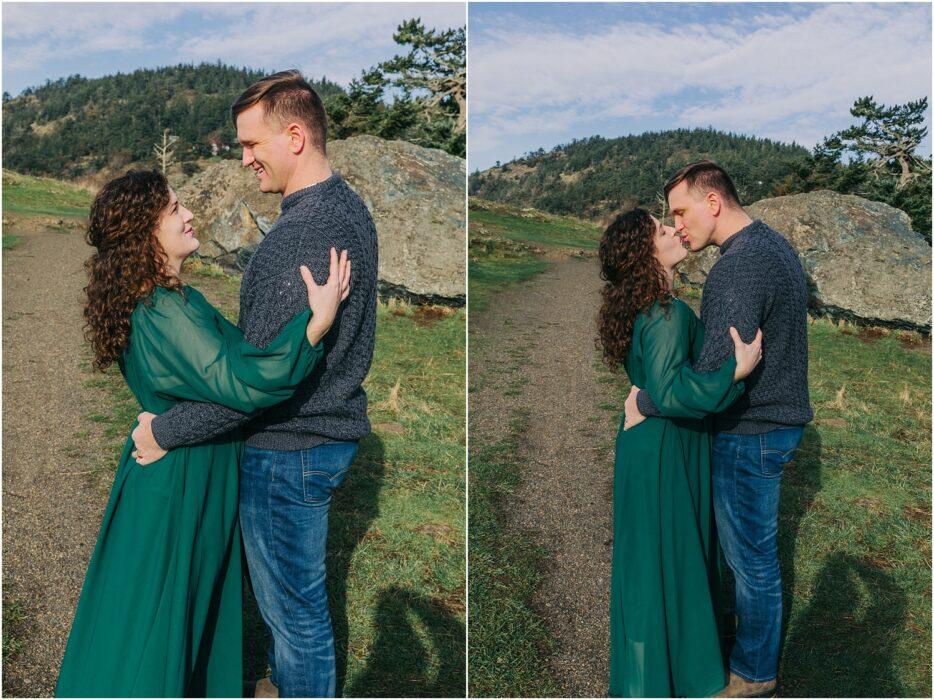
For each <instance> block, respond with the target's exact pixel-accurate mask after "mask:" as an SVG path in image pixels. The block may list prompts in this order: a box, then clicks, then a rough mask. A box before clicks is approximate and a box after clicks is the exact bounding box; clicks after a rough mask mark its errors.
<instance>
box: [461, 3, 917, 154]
mask: <svg viewBox="0 0 934 700" xmlns="http://www.w3.org/2000/svg"><path fill="white" fill-rule="evenodd" d="M671 7H672V10H671V11H672V13H674V12H676V11H677V10H676V7H677V6H676V5H675V6H671ZM810 8H811V9H812V11H809V12H802V11H800V10H796V11H794V12H790V13H778V12H772V11H768V10H766V11H764V12H762V13H759V14H756V15H755V16H754V17H753V19H752V21H750V22H745V21H740V20H738V19H736V18H734V19H732V20H731V21H729V22H719V23H717V22H713V21H711V22H709V23H708V22H704V23H697V22H695V23H693V24H690V25H679V24H678V23H677V22H675V21H673V22H672V23H671V24H670V25H668V26H665V27H662V26H660V25H658V24H650V23H646V22H625V23H624V22H619V23H616V24H612V25H608V26H605V27H603V28H600V29H597V30H592V31H589V32H586V33H582V32H580V31H579V30H578V31H575V32H571V31H570V30H566V29H564V28H558V27H555V26H543V25H541V24H538V25H537V26H532V25H529V24H526V25H524V26H523V25H522V24H521V23H515V22H510V23H506V24H500V23H498V22H485V23H484V28H483V30H482V31H481V32H478V33H477V34H475V35H471V47H470V68H469V72H470V87H471V96H470V100H471V104H470V109H471V112H470V114H471V119H472V127H471V134H470V139H471V148H472V149H473V148H474V147H478V148H482V150H483V151H485V152H490V150H491V149H493V148H495V147H497V146H500V145H506V144H508V143H510V142H511V140H512V139H513V138H514V137H516V136H519V135H528V134H529V133H530V131H529V130H527V129H526V123H527V121H528V120H527V119H523V118H521V117H520V115H523V114H525V113H527V112H533V111H535V110H539V109H542V108H545V109H546V110H547V111H548V113H549V114H551V115H552V121H553V123H554V124H562V125H564V124H568V123H571V124H572V125H576V127H577V129H578V134H577V135H579V136H585V135H589V134H590V133H592V131H588V126H587V125H588V123H593V122H595V121H596V120H597V119H598V118H599V119H602V120H604V121H605V120H606V118H608V117H618V118H624V117H643V118H644V117H652V116H654V117H662V118H664V119H665V120H670V122H671V124H670V125H671V126H672V127H674V126H691V125H701V126H705V125H707V124H713V125H714V126H716V127H718V128H723V129H731V130H735V131H742V132H745V133H755V134H757V135H760V136H773V137H775V138H784V139H787V140H792V139H795V140H797V141H798V142H799V143H805V144H812V143H814V142H816V141H818V140H819V139H820V138H821V137H822V136H823V135H826V134H827V133H828V132H829V131H831V130H833V128H837V127H832V128H830V129H828V128H827V127H826V124H828V123H829V122H830V121H831V120H833V121H834V122H836V121H837V120H839V119H840V118H841V117H844V118H849V117H848V110H849V107H850V106H851V105H852V103H853V100H854V99H856V98H857V97H860V96H862V95H869V94H872V95H874V96H875V98H876V99H877V100H879V101H881V102H884V103H887V104H890V103H894V102H904V101H906V100H909V99H917V98H919V97H922V96H924V95H928V94H929V92H930V87H931V34H930V22H931V15H930V8H929V6H926V5H919V4H913V5H906V4H901V5H887V6H883V5H876V4H873V5H867V4H827V5H819V6H810ZM712 18H713V16H712ZM487 19H489V15H487ZM821 124H823V125H824V127H823V128H821V126H820V125H821ZM474 127H476V128H477V129H478V130H479V131H478V132H477V133H476V134H475V133H474ZM537 127H538V128H537V129H535V130H537V131H541V132H542V133H543V134H547V133H549V128H548V125H547V124H546V123H538V124H537ZM556 131H557V129H555V130H551V133H555V132H556ZM487 138H490V141H489V142H488V141H487V140H486V139H487ZM547 138H548V137H547V136H543V140H547Z"/></svg>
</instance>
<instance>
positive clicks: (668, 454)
mask: <svg viewBox="0 0 934 700" xmlns="http://www.w3.org/2000/svg"><path fill="white" fill-rule="evenodd" d="M703 344H704V329H703V326H702V325H701V323H700V321H698V319H697V317H696V316H695V315H694V312H693V311H692V310H691V308H690V307H689V306H688V305H687V304H685V303H684V302H682V301H681V300H679V299H674V300H672V302H671V304H670V305H668V306H667V307H665V306H662V305H660V304H658V303H656V304H655V305H653V306H652V308H651V309H650V310H649V312H648V313H643V314H639V316H638V317H637V318H636V321H635V324H634V328H633V340H632V346H631V347H630V350H629V353H628V356H627V358H626V363H625V366H626V372H627V373H628V374H629V378H630V380H631V381H632V383H633V384H634V385H635V386H638V387H640V388H642V389H644V390H645V391H647V392H648V394H649V396H650V397H651V398H652V401H653V402H654V403H655V405H656V407H657V408H658V410H659V411H660V412H661V413H662V414H663V415H664V416H667V417H665V418H646V419H645V420H644V421H643V422H642V423H640V424H638V425H636V426H635V427H633V428H631V429H629V430H627V431H623V426H622V425H620V428H619V433H618V435H617V439H616V465H615V474H614V485H613V513H614V539H613V568H612V577H611V584H610V585H611V593H610V688H609V691H610V693H609V694H610V696H612V697H704V696H709V695H712V694H714V693H716V692H718V691H719V690H721V689H722V688H723V687H724V686H725V685H726V684H727V676H726V672H725V670H724V664H723V658H722V656H721V653H720V638H719V634H718V619H717V602H718V597H719V595H720V581H719V560H718V556H719V551H718V545H717V539H716V528H715V525H714V514H713V501H712V498H711V477H710V449H711V439H712V430H711V427H712V426H711V419H710V418H709V417H708V416H709V414H711V413H715V412H718V411H722V410H723V409H725V408H726V407H727V406H729V405H730V404H731V403H733V401H735V400H736V399H737V398H739V396H740V395H741V394H742V392H743V383H742V382H739V383H737V384H733V372H734V370H735V368H736V359H735V357H733V356H731V357H730V359H729V360H727V361H726V362H724V363H723V365H722V366H721V368H720V369H719V370H717V371H716V372H711V373H707V374H698V373H697V372H695V371H694V370H693V369H692V368H691V362H692V361H694V360H696V358H697V357H698V356H699V355H700V351H701V347H702V346H703Z"/></svg>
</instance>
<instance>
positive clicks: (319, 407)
mask: <svg viewBox="0 0 934 700" xmlns="http://www.w3.org/2000/svg"><path fill="white" fill-rule="evenodd" d="M281 209H282V213H281V215H280V217H279V219H278V220H277V221H276V223H275V224H274V225H273V227H272V228H271V229H270V230H269V233H267V234H266V237H265V238H264V239H263V242H262V243H261V244H260V246H259V248H258V249H257V251H256V253H255V254H254V255H253V257H252V259H251V260H250V262H249V264H248V265H247V267H246V269H245V270H244V273H243V281H242V283H241V286H240V322H239V325H240V328H241V330H242V331H243V335H244V338H245V339H246V340H247V342H249V343H252V344H253V345H256V346H257V347H261V348H262V347H266V346H267V345H269V343H270V342H271V341H272V340H273V339H274V338H275V337H276V335H278V334H279V332H280V331H281V330H282V329H283V328H284V327H285V325H286V324H287V323H288V322H289V320H290V319H291V318H292V317H293V316H295V314H297V313H299V312H301V311H303V310H305V309H307V308H308V293H307V290H306V288H305V284H304V283H303V282H302V278H301V275H300V273H299V266H300V265H307V266H308V268H309V269H310V270H311V273H312V275H313V276H314V278H315V281H317V282H318V284H323V283H324V281H325V280H326V279H327V276H328V266H329V261H330V255H329V251H330V249H331V247H332V246H333V247H335V248H337V250H338V251H341V250H347V255H348V257H349V258H350V260H351V263H352V271H351V281H350V295H349V296H348V298H347V299H346V300H345V301H344V302H343V303H342V304H341V307H340V309H339V310H338V314H337V317H336V319H335V320H334V325H333V326H332V327H331V330H330V331H329V332H328V334H327V335H326V336H325V337H324V357H323V358H322V359H321V361H320V362H319V363H318V366H317V367H316V368H315V370H314V372H313V373H312V374H311V376H309V377H308V378H306V379H305V381H304V383H303V384H302V385H301V386H300V387H299V389H298V391H297V392H296V393H295V395H294V396H293V397H292V398H291V399H289V400H287V401H284V402H282V403H280V404H278V405H276V406H273V407H272V408H270V409H267V410H266V411H264V412H262V413H259V414H252V415H248V414H244V413H240V412H238V411H233V410H231V409H229V408H226V407H224V406H219V405H216V404H206V403H194V402H185V403H180V404H178V405H177V406H175V407H173V408H172V409H171V410H169V411H167V412H166V413H164V414H162V415H161V416H158V417H157V418H155V419H153V422H152V431H153V436H154V437H155V439H156V442H158V443H159V445H160V446H161V447H162V448H163V449H167V450H171V449H173V448H176V447H180V446H182V445H192V444H196V443H200V442H205V441H208V440H211V439H212V438H215V437H217V436H219V435H222V434H224V433H227V432H230V431H231V430H234V429H235V428H238V427H240V426H243V427H244V432H245V437H246V442H247V444H248V445H251V446H253V447H259V448H265V449H272V450H301V449H307V448H309V447H314V446H315V445H319V444H322V443H325V442H330V441H334V440H358V439H360V438H361V437H363V436H364V435H366V434H367V433H369V431H370V422H369V420H368V419H367V415H366V407H367V398H366V392H365V391H364V390H363V387H362V386H361V385H362V383H363V379H364V378H365V377H366V374H367V372H368V371H369V369H370V362H371V360H372V358H373V345H374V340H375V330H376V271H377V239H376V227H375V226H374V225H373V220H372V218H371V217H370V212H369V211H368V210H367V208H366V205H365V204H364V203H363V200H362V199H361V198H360V197H359V196H358V195H357V193H356V192H354V191H353V190H352V189H351V188H350V187H349V186H348V185H347V184H346V183H345V182H344V181H343V179H341V177H340V175H339V174H337V173H334V174H333V175H332V176H331V177H329V178H328V179H327V180H324V181H323V182H319V183H317V184H315V185H312V186H311V187H306V188H304V189H302V190H299V191H298V192H293V193H292V194H290V195H289V196H287V197H285V198H283V200H282V205H281Z"/></svg>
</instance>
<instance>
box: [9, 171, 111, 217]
mask: <svg viewBox="0 0 934 700" xmlns="http://www.w3.org/2000/svg"><path fill="white" fill-rule="evenodd" d="M92 199H93V197H92V196H91V194H90V193H89V192H87V191H85V190H83V189H81V188H80V187H77V186H75V185H71V184H69V183H67V182H62V181H60V180H53V179H51V178H46V177H33V176H31V175H20V174H18V173H14V172H11V171H9V170H4V171H3V209H4V211H6V212H14V213H17V214H42V215H47V216H63V217H83V216H87V215H88V209H89V208H90V206H91V200H92Z"/></svg>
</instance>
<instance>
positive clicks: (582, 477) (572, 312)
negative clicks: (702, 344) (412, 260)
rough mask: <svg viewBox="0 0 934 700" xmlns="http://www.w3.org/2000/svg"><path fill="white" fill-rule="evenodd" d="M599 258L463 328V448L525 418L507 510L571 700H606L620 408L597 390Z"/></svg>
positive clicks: (504, 298)
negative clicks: (467, 339)
mask: <svg viewBox="0 0 934 700" xmlns="http://www.w3.org/2000/svg"><path fill="white" fill-rule="evenodd" d="M598 308H599V280H598V277H597V264H596V262H595V261H594V260H579V259H575V260H564V261H559V262H556V263H555V264H554V265H553V266H552V267H551V268H550V269H549V270H548V271H546V272H545V273H543V274H542V275H540V276H538V277H537V278H535V279H534V280H532V281H530V282H528V283H525V284H522V285H519V286H517V287H514V288H512V289H510V290H507V291H505V292H502V293H500V294H499V295H497V296H496V297H495V298H494V300H493V301H492V303H491V304H490V308H489V309H488V310H487V311H486V312H484V313H482V314H480V315H479V317H477V318H474V317H472V318H471V321H470V335H471V345H470V358H471V359H470V364H471V367H470V376H471V383H472V384H473V385H474V386H475V387H476V388H475V390H474V391H473V392H472V393H471V395H470V396H471V398H470V417H471V426H470V431H471V432H470V439H471V442H472V443H473V442H474V441H484V440H495V439H497V437H499V436H500V435H501V432H502V429H503V428H502V426H505V425H507V424H508V422H509V419H510V416H511V415H514V412H516V411H519V412H525V413H526V419H525V421H526V422H525V424H526V430H525V431H524V435H523V437H522V439H521V440H520V447H519V453H520V454H519V455H518V458H519V460H518V461H519V462H520V463H522V464H524V472H523V474H522V477H523V480H522V484H521V486H520V487H519V488H518V489H517V491H516V493H515V494H514V495H513V498H512V502H511V503H510V504H509V511H510V512H511V513H512V514H513V518H514V525H515V526H516V527H517V529H518V528H521V530H523V531H525V532H530V533H534V534H535V536H536V537H537V539H538V540H539V542H541V543H542V544H543V545H544V546H545V547H546V548H547V550H548V552H549V555H550V556H549V566H548V570H547V572H546V574H545V581H544V583H543V585H542V587H541V589H540V591H539V594H538V596H537V600H536V601H535V602H536V608H537V610H538V612H539V614H541V616H542V618H543V619H544V620H545V621H546V623H547V625H548V627H549V629H550V631H551V633H552V635H553V636H554V638H555V640H556V645H555V650H554V652H553V654H552V655H551V658H550V659H549V663H550V665H551V668H552V670H553V671H554V675H555V677H556V678H557V679H558V682H559V683H561V684H562V686H563V691H564V693H565V694H566V695H567V696H571V697H574V696H584V697H586V696H596V697H600V696H605V695H606V691H607V680H608V678H607V674H608V656H609V637H608V635H609V632H608V624H609V622H608V615H609V587H610V560H611V554H612V541H611V537H612V483H613V474H612V457H613V454H612V449H613V448H612V445H613V441H614V439H615V432H616V425H615V423H614V420H615V415H616V414H615V412H612V413H611V412H608V411H607V410H604V409H601V408H600V405H601V404H605V403H608V402H617V401H618V397H617V396H616V395H615V393H614V391H613V390H612V389H611V387H612V385H611V384H608V383H601V382H599V381H598V377H599V376H600V373H599V372H598V369H597V363H598V361H599V356H598V354H597V351H596V349H595V346H594V337H595V333H596V326H595V319H596V313H597V309H598Z"/></svg>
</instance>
